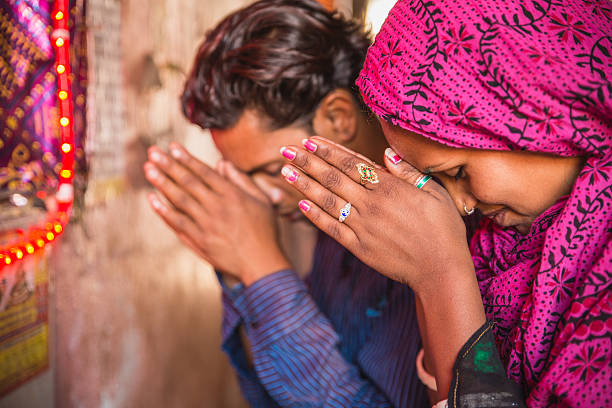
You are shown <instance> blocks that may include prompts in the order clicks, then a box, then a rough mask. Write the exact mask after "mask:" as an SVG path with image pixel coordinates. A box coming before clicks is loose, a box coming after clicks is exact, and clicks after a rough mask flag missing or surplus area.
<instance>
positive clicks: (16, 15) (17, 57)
mask: <svg viewBox="0 0 612 408" xmlns="http://www.w3.org/2000/svg"><path fill="white" fill-rule="evenodd" d="M70 3H71V13H70V26H71V30H70V34H71V43H70V44H71V68H72V74H73V75H72V78H71V79H72V95H71V96H72V97H73V98H74V100H73V103H74V104H73V106H74V108H75V109H74V113H73V115H74V124H73V125H74V131H75V132H74V133H75V145H76V150H75V151H76V159H77V163H76V165H77V169H79V168H80V169H81V170H83V168H84V164H85V163H84V159H85V158H84V154H83V149H82V139H83V137H84V132H85V88H86V85H87V84H86V82H85V81H86V77H87V76H86V73H87V66H86V52H85V51H86V50H85V32H84V30H83V26H84V15H85V14H84V12H85V10H84V6H83V1H76V0H73V1H71V2H70ZM77 3H78V4H77ZM52 8H53V1H50V0H6V1H2V2H0V190H4V191H7V190H8V191H20V192H22V193H36V192H39V191H42V192H43V193H42V194H43V195H44V193H45V192H52V191H54V190H55V188H56V187H57V181H58V172H59V170H60V168H61V163H60V150H59V148H60V146H59V145H60V134H59V128H58V126H59V125H58V119H59V117H58V113H57V96H56V89H57V85H56V83H57V77H56V74H55V64H54V61H55V56H54V55H55V54H54V52H55V51H54V49H53V46H52V44H51V39H50V34H51V30H52V25H51V11H52ZM81 174H82V171H81ZM76 181H77V183H78V180H76Z"/></svg>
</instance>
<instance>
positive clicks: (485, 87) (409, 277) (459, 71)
mask: <svg viewBox="0 0 612 408" xmlns="http://www.w3.org/2000/svg"><path fill="white" fill-rule="evenodd" d="M611 14H612V7H611V6H610V3H609V2H607V1H599V2H598V1H578V0H574V1H565V2H562V3H553V2H551V1H544V0H536V1H533V2H526V3H523V2H519V1H512V2H502V3H500V2H491V1H465V2H461V3H460V4H457V3H455V2H447V1H442V0H437V1H427V2H423V1H399V2H398V3H397V4H396V6H395V7H394V8H393V10H392V11H391V13H390V15H389V17H388V18H387V20H386V22H385V25H384V26H383V29H382V31H381V33H380V34H379V35H378V37H377V39H376V42H375V44H374V45H373V46H372V47H371V49H370V51H369V52H368V57H367V59H366V63H365V66H364V69H363V71H362V73H361V76H360V78H359V79H358V81H357V83H358V85H359V86H360V88H361V91H362V94H363V96H364V99H365V101H366V103H367V104H368V105H369V106H370V108H371V109H372V110H373V111H374V113H375V114H376V115H377V116H378V117H379V118H380V119H381V124H382V126H383V130H384V132H385V136H386V138H387V140H388V142H389V144H390V145H391V146H392V148H393V149H394V150H389V151H387V153H386V154H385V165H386V166H387V168H388V172H387V171H385V170H384V169H382V168H380V167H378V166H376V165H374V164H372V163H369V162H368V161H367V160H366V159H364V158H361V157H358V156H356V155H353V154H351V153H350V152H347V151H346V150H344V149H341V148H339V147H337V146H335V145H333V144H331V143H329V142H327V141H325V140H323V139H320V138H311V139H310V140H309V141H308V143H307V144H305V147H306V148H307V150H303V149H299V148H297V147H288V148H289V149H292V150H293V151H295V152H296V155H295V158H294V159H293V160H292V165H287V166H286V167H285V168H284V170H283V173H284V174H285V175H286V177H287V179H288V181H289V182H290V183H292V184H293V186H294V187H295V188H297V189H298V190H300V191H301V192H302V193H304V194H305V195H306V196H307V197H308V199H309V200H307V201H306V202H305V203H303V204H302V205H301V208H302V209H303V211H304V213H305V214H306V216H307V217H308V218H309V219H310V220H311V221H312V222H313V223H314V224H315V225H317V226H318V227H319V228H321V229H322V230H324V231H326V232H328V233H329V234H330V235H332V236H333V237H334V238H336V239H337V240H338V241H339V242H340V243H342V244H343V245H344V246H346V247H347V248H348V249H349V250H350V251H351V252H353V253H354V254H355V255H356V256H358V257H359V258H360V259H361V260H362V261H364V262H365V263H366V264H368V265H370V266H372V267H373V268H375V269H377V270H378V271H380V272H382V273H384V274H385V275H387V276H390V277H392V278H394V279H397V280H400V281H402V282H405V283H407V284H408V285H410V286H411V287H412V288H413V290H414V291H415V293H416V295H417V298H418V302H417V303H418V307H419V312H420V327H421V332H422V336H423V338H424V349H425V367H424V369H425V370H426V371H428V372H430V373H432V374H433V375H434V376H435V382H432V384H430V385H431V387H432V388H437V392H438V397H439V399H443V398H447V397H448V398H449V404H450V405H451V406H455V405H459V406H483V405H484V404H490V405H488V406H511V405H513V404H521V403H522V402H521V401H519V399H520V400H522V401H525V402H526V404H527V405H529V406H551V405H553V406H554V405H561V406H589V407H597V406H602V407H603V406H610V405H611V404H612V398H611V395H612V383H611V378H612V367H611V353H612V351H611V349H612V344H611V337H612V335H611V333H612V295H611V291H610V286H611V282H612V278H611V273H612V272H611V270H612V246H611V244H610V235H611V234H612V213H611V204H612V199H611V197H612V191H611V190H612V185H611V182H610V178H611V176H612V153H611V151H610V144H611V142H612V129H611V127H612V126H611V123H612V119H611V118H612V84H611V82H610V81H611V78H612V69H611V67H612V59H611V57H610V55H611V54H612V52H611V50H612V22H611V20H610V17H611ZM430 176H434V178H435V179H434V180H431V181H430V180H429V177H430ZM347 203H350V204H351V205H350V206H349V205H347ZM476 210H478V212H479V213H480V214H481V215H482V216H484V217H483V220H482V222H481V223H480V225H479V227H478V229H477V231H476V233H475V234H474V236H473V237H472V239H471V242H470V245H469V248H468V245H467V243H466V242H465V235H464V234H465V227H464V224H463V222H462V220H461V217H460V216H469V215H472V213H474V212H475V211H476ZM339 214H340V216H339ZM492 351H496V352H493V353H492ZM421 369H422V370H423V367H421ZM423 377H424V378H428V377H427V375H426V373H425V372H424V373H423ZM506 377H507V378H508V379H510V380H511V382H504V381H505V378H506ZM515 384H518V385H519V386H520V389H519V390H517V389H516V387H515ZM436 385H437V387H436ZM521 390H522V392H523V396H520V391H521ZM515 406H516V405H515Z"/></svg>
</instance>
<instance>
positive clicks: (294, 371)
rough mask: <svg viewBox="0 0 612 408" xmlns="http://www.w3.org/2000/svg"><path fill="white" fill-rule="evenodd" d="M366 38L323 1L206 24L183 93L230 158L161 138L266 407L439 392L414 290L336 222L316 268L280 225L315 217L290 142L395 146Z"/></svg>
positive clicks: (230, 345) (186, 105)
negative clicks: (288, 247) (305, 205)
mask: <svg viewBox="0 0 612 408" xmlns="http://www.w3.org/2000/svg"><path fill="white" fill-rule="evenodd" d="M368 45H369V39H368V37H367V35H366V34H365V33H364V32H363V28H362V27H361V26H360V25H359V24H357V23H355V22H351V21H347V20H345V19H343V18H342V17H341V16H340V15H338V14H331V13H328V12H327V11H325V10H324V9H323V8H322V7H321V6H319V5H318V3H316V2H314V1H310V0H304V1H295V0H268V1H260V2H257V3H254V4H252V5H251V6H249V7H246V8H244V9H242V10H239V11H237V12H235V13H233V14H231V15H229V16H228V17H226V18H225V19H224V20H223V21H222V22H221V23H220V24H219V25H218V26H217V27H216V28H215V29H213V30H212V31H211V32H209V33H208V34H207V36H206V39H205V41H204V43H203V44H202V45H201V47H200V49H199V51H198V54H197V56H196V60H195V64H194V67H193V71H192V73H191V75H190V76H189V78H188V79H187V82H186V85H185V91H184V94H183V97H182V102H183V109H184V112H185V114H186V116H187V117H188V118H189V119H190V120H191V121H192V122H193V123H196V124H198V125H199V126H201V127H202V128H205V129H210V130H211V134H212V136H213V139H214V142H215V144H216V146H217V147H218V149H219V151H220V152H221V153H222V155H223V158H224V160H223V161H221V162H220V163H219V164H218V166H217V169H216V171H215V170H213V169H210V168H209V167H207V166H206V165H204V164H203V163H201V162H200V161H198V160H197V159H195V158H194V157H192V156H191V155H190V154H189V153H188V152H187V151H185V150H184V149H183V148H182V147H181V146H179V145H177V144H171V146H170V155H167V154H165V153H164V152H162V151H161V150H160V149H158V148H156V147H154V148H152V149H151V150H150V152H149V159H150V162H148V163H147V164H146V165H145V172H146V174H147V178H148V179H149V180H150V181H151V183H152V184H153V185H154V186H155V187H156V188H157V189H158V190H159V191H160V192H161V193H162V194H163V195H164V196H165V197H166V198H167V201H168V202H169V203H163V202H162V201H161V200H160V199H159V198H157V197H156V196H155V195H154V194H152V195H150V196H149V200H150V203H151V205H152V206H153V208H154V209H155V210H156V211H157V213H158V214H159V215H160V216H161V217H162V218H163V219H164V220H165V221H166V223H167V224H168V225H169V226H170V227H171V228H172V229H173V230H174V231H175V232H176V233H177V235H178V236H179V238H180V239H181V240H182V241H183V242H184V243H185V244H186V245H188V246H190V247H191V248H192V249H193V250H194V251H196V252H197V253H198V254H199V255H200V256H201V257H202V258H203V259H205V260H207V261H208V262H210V263H211V264H212V265H213V266H214V267H215V268H216V270H217V271H219V275H220V277H221V280H222V286H223V305H224V320H223V349H224V350H225V351H226V352H227V354H228V355H229V357H230V359H231V362H232V364H233V366H234V368H235V369H236V372H237V375H238V378H239V382H240V385H241V388H242V390H243V392H244V395H245V397H246V398H247V399H248V401H249V402H250V403H251V404H252V405H253V406H255V407H276V406H347V407H348V406H350V407H355V406H364V407H366V406H367V407H387V406H397V407H408V406H425V405H427V397H426V393H425V390H424V387H423V386H422V384H420V382H419V380H418V379H417V377H416V373H415V369H414V367H415V364H414V363H415V358H416V354H417V352H418V350H419V348H420V339H419V335H418V326H417V317H416V315H415V308H414V297H413V294H412V292H411V291H410V289H409V288H408V287H406V286H404V285H400V284H397V283H395V282H393V281H391V280H389V279H387V278H384V277H383V276H381V275H379V274H378V273H376V271H374V270H372V269H370V268H368V267H366V266H365V265H363V264H362V263H360V262H359V261H358V260H357V259H356V258H355V257H353V256H352V255H351V254H350V253H348V252H347V251H346V250H345V249H344V248H342V247H341V246H339V245H338V244H337V243H336V242H335V241H333V240H332V239H331V238H329V237H327V236H325V235H323V234H320V235H319V238H318V241H317V243H316V247H315V248H312V247H311V248H310V252H311V254H313V257H312V259H313V260H312V266H311V268H310V270H311V272H310V274H309V275H308V276H307V277H306V279H305V281H303V280H302V279H300V277H299V276H298V274H297V273H296V272H295V268H293V267H292V265H291V264H290V262H289V261H288V258H287V256H286V255H285V253H284V252H283V250H282V249H281V245H280V243H279V238H278V232H277V231H278V222H277V216H279V215H280V216H283V217H285V218H288V219H290V220H292V221H300V220H301V217H300V212H299V211H298V210H297V205H298V202H299V200H300V197H299V196H298V195H296V193H295V192H294V190H293V189H292V188H291V187H289V186H288V185H287V184H286V183H285V182H284V181H283V178H282V176H281V175H280V171H281V168H282V166H283V164H284V162H285V161H284V160H283V157H281V155H279V148H280V147H281V146H284V145H291V144H293V145H295V144H299V143H301V141H302V140H303V139H306V138H308V137H309V136H311V135H312V134H313V133H316V134H318V135H321V136H324V137H327V138H328V139H331V140H333V141H336V142H338V143H341V144H343V145H345V146H347V147H348V148H350V149H353V150H355V151H358V152H359V153H361V154H363V155H364V156H367V157H378V158H382V156H383V151H384V149H385V147H386V145H385V142H384V138H383V135H382V133H381V131H380V128H379V126H378V124H377V123H376V122H375V121H373V120H371V119H370V117H369V116H368V114H367V113H365V110H364V109H363V108H362V103H361V99H360V96H359V94H358V93H357V91H356V89H355V88H354V86H353V82H354V81H355V78H356V77H357V74H358V72H359V69H360V68H361V65H362V63H363V59H364V58H365V53H366V49H367V47H368ZM282 153H283V154H284V155H287V154H290V152H287V151H284V152H282ZM330 182H333V180H330ZM330 205H333V203H330Z"/></svg>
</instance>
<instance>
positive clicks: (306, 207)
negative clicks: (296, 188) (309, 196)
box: [299, 200, 310, 212]
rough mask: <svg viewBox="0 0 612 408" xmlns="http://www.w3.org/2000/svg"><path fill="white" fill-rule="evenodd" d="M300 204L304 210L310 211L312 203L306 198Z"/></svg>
mask: <svg viewBox="0 0 612 408" xmlns="http://www.w3.org/2000/svg"><path fill="white" fill-rule="evenodd" d="M299 206H300V208H301V209H302V211H304V212H308V211H310V204H309V203H308V201H306V200H302V201H300V204H299Z"/></svg>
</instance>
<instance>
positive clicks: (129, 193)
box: [49, 0, 245, 408]
mask: <svg viewBox="0 0 612 408" xmlns="http://www.w3.org/2000/svg"><path fill="white" fill-rule="evenodd" d="M244 3H245V1H240V0H224V1H217V0H209V1H203V0H180V1H177V0H123V1H119V0H90V1H89V3H88V8H89V11H88V13H89V16H88V19H89V28H90V30H91V32H90V44H89V48H90V55H91V58H90V64H91V72H92V76H91V78H90V79H91V90H90V91H91V93H90V98H89V101H90V112H89V119H90V123H89V125H90V135H89V141H88V143H89V144H88V153H89V155H90V157H91V177H90V183H89V188H88V192H87V196H86V200H85V201H86V207H85V209H84V211H83V212H82V213H79V214H77V217H76V220H75V222H74V223H73V224H72V225H71V226H70V227H69V228H68V229H67V233H66V236H65V237H64V238H63V240H62V242H61V244H60V245H59V246H58V247H56V248H55V253H54V256H53V260H52V261H53V266H52V270H53V273H54V277H55V294H56V310H55V316H56V322H57V323H56V333H57V336H56V339H55V342H54V344H55V351H56V370H55V377H56V393H55V394H56V395H55V399H56V404H55V405H56V406H58V407H105V408H106V407H109V408H110V407H240V406H244V402H243V401H242V399H241V396H240V393H239V391H238V388H237V385H236V382H235V379H234V375H233V372H232V371H231V369H230V367H229V364H228V361H227V359H226V357H225V355H224V354H222V353H221V351H220V332H219V329H220V324H221V304H220V292H219V288H218V285H217V282H216V279H215V277H214V275H213V274H212V271H211V270H210V268H209V267H208V266H206V265H205V264H203V263H202V262H200V261H199V260H198V259H197V258H195V257H194V256H193V255H192V254H191V253H190V252H189V251H187V250H186V249H184V248H183V247H182V246H181V245H180V244H179V242H178V241H177V240H176V239H175V238H174V236H173V235H172V234H171V233H170V232H169V231H168V230H167V229H166V228H165V226H164V225H163V224H162V223H161V222H160V221H159V220H158V218H157V217H156V216H155V215H154V214H153V213H152V211H151V210H150V209H149V208H148V205H147V204H146V202H145V193H146V192H147V191H148V190H147V187H146V184H145V182H144V179H143V177H142V170H141V169H142V164H143V162H144V154H145V148H146V146H147V145H149V144H151V143H159V144H161V145H166V144H167V143H168V141H170V140H178V141H183V142H186V143H187V144H188V146H189V147H190V148H191V149H194V150H196V151H197V152H198V153H199V154H200V155H201V157H203V158H204V159H205V160H206V161H208V162H213V161H215V160H216V152H215V151H214V149H213V147H212V144H211V143H210V141H209V139H208V138H207V137H206V135H204V134H203V132H202V131H201V130H199V129H197V128H195V127H193V126H191V125H189V124H187V123H186V122H185V120H184V119H183V118H182V116H181V114H180V110H179V105H178V96H179V93H180V90H181V86H182V83H183V80H184V73H185V72H187V70H188V67H189V65H190V63H191V60H192V58H193V54H194V51H195V49H196V47H197V45H198V43H199V42H200V41H201V39H202V37H203V35H204V33H205V31H206V30H207V29H208V28H209V27H210V26H211V25H212V24H213V23H215V22H216V21H218V20H219V19H220V18H221V17H222V16H223V15H225V14H227V13H228V12H229V11H231V10H232V9H235V8H236V7H239V6H241V5H243V4H244ZM49 406H51V405H49Z"/></svg>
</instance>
